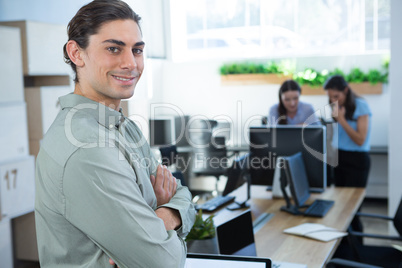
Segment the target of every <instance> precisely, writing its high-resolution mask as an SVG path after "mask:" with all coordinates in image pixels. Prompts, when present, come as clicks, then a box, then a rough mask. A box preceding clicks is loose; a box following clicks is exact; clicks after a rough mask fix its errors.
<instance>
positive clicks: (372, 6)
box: [170, 0, 390, 60]
mask: <svg viewBox="0 0 402 268" xmlns="http://www.w3.org/2000/svg"><path fill="white" fill-rule="evenodd" d="M170 4H171V5H170V6H171V18H172V19H171V21H172V40H173V42H172V51H173V58H174V59H178V60H180V59H188V58H192V59H195V58H206V57H210V58H216V57H236V58H240V57H270V58H272V57H283V56H286V57H289V56H305V55H341V54H345V53H348V54H351V53H354V54H361V53H371V52H378V51H380V50H382V51H387V50H389V47H390V0H171V3H170Z"/></svg>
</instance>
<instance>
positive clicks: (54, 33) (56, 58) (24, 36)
mask: <svg viewBox="0 0 402 268" xmlns="http://www.w3.org/2000/svg"><path fill="white" fill-rule="evenodd" d="M0 25H4V26H12V27H18V28H20V30H21V41H22V60H23V70H24V75H68V74H69V73H71V72H72V70H71V68H70V66H69V65H67V64H66V63H65V62H64V60H63V46H64V44H65V43H66V42H67V30H66V29H67V27H66V26H64V25H55V24H50V23H42V22H34V21H8V22H6V21H3V22H0Z"/></svg>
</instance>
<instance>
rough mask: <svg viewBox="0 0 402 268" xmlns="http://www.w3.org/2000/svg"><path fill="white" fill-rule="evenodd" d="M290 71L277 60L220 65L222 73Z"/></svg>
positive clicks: (281, 72)
mask: <svg viewBox="0 0 402 268" xmlns="http://www.w3.org/2000/svg"><path fill="white" fill-rule="evenodd" d="M288 72H289V71H288V70H286V69H285V67H284V66H282V65H281V64H277V63H276V62H272V61H271V62H268V63H266V64H261V63H250V62H242V63H230V64H223V65H222V66H221V67H220V74H221V75H228V74H283V73H288Z"/></svg>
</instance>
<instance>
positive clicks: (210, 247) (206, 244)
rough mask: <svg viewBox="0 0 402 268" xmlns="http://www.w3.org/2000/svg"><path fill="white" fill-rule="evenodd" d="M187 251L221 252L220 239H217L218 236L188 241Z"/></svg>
mask: <svg viewBox="0 0 402 268" xmlns="http://www.w3.org/2000/svg"><path fill="white" fill-rule="evenodd" d="M187 252H189V253H207V254H219V249H218V241H217V240H216V236H215V237H214V238H209V239H203V240H191V241H188V242H187Z"/></svg>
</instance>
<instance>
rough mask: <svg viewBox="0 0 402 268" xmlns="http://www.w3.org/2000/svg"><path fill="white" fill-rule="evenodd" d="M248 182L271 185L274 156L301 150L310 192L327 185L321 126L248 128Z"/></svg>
mask: <svg viewBox="0 0 402 268" xmlns="http://www.w3.org/2000/svg"><path fill="white" fill-rule="evenodd" d="M249 134H250V136H249V137H250V176H251V183H252V184H257V185H267V186H272V182H273V178H274V171H275V166H276V165H275V163H276V159H277V157H280V156H290V155H293V154H295V153H297V152H301V153H302V155H303V160H304V163H305V167H306V173H307V178H308V182H309V185H310V191H312V192H322V191H324V190H325V187H326V185H327V164H326V163H327V161H326V157H327V155H326V129H325V126H262V127H250V131H249Z"/></svg>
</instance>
